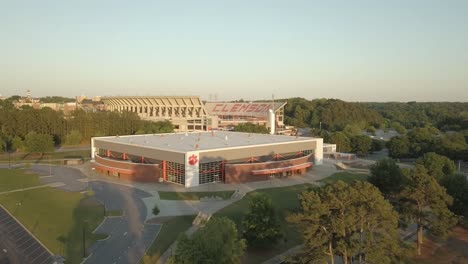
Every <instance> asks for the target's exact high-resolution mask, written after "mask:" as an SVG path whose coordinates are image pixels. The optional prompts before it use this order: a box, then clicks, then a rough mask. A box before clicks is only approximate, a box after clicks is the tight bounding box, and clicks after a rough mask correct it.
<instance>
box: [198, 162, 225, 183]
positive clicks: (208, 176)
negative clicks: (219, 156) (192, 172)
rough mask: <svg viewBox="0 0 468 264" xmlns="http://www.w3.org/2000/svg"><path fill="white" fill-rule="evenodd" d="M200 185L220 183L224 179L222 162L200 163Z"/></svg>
mask: <svg viewBox="0 0 468 264" xmlns="http://www.w3.org/2000/svg"><path fill="white" fill-rule="evenodd" d="M199 169H200V173H199V175H200V176H199V177H200V180H199V183H200V184H205V183H210V182H219V181H222V180H223V179H222V178H223V171H222V163H221V162H219V161H218V162H208V163H200V168H199Z"/></svg>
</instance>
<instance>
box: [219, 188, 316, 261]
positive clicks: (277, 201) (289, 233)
mask: <svg viewBox="0 0 468 264" xmlns="http://www.w3.org/2000/svg"><path fill="white" fill-rule="evenodd" d="M311 188H316V186H314V185H312V184H301V185H295V186H289V187H281V188H271V189H262V190H256V191H253V192H249V193H248V194H247V195H246V196H245V197H244V198H243V199H242V200H240V201H238V202H236V203H233V204H231V205H229V206H227V207H225V208H223V209H222V210H220V211H218V212H217V213H216V214H215V216H226V217H229V218H230V219H231V220H233V221H234V222H235V223H236V225H237V229H238V230H240V228H241V222H242V218H243V216H244V214H245V213H246V212H247V211H248V203H249V197H251V196H252V195H253V194H255V193H265V194H266V195H268V196H269V197H270V198H271V200H272V202H273V205H274V206H275V207H276V211H277V213H278V217H279V220H280V226H281V227H282V232H283V234H284V235H285V239H284V241H281V242H279V243H278V244H277V245H275V246H273V247H272V248H270V249H268V250H250V249H248V250H247V252H246V254H245V256H244V262H245V263H261V262H263V261H265V260H267V259H269V258H271V257H273V256H276V255H278V254H280V253H282V252H284V251H286V250H288V249H289V248H292V247H294V246H297V245H300V244H301V243H302V235H301V234H300V233H299V232H298V231H297V228H296V226H294V225H292V224H289V223H288V222H286V219H285V218H286V216H287V214H288V213H289V212H290V211H293V210H296V209H298V208H299V200H298V195H299V194H300V193H302V192H303V191H306V190H308V189H311Z"/></svg>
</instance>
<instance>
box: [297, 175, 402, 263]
mask: <svg viewBox="0 0 468 264" xmlns="http://www.w3.org/2000/svg"><path fill="white" fill-rule="evenodd" d="M300 204H301V211H300V212H299V213H295V214H292V215H290V216H288V221H290V222H292V223H296V224H298V225H299V226H300V228H301V230H302V233H303V236H304V241H305V252H304V253H305V254H304V256H305V257H303V258H302V260H301V261H303V262H307V263H309V262H313V263H320V262H324V261H326V259H327V258H328V259H329V260H330V262H331V263H332V264H333V263H334V259H333V256H334V255H339V256H341V257H342V259H343V263H345V264H347V263H348V261H349V259H351V258H352V257H358V258H359V259H360V260H365V261H366V262H369V263H392V262H394V260H395V258H397V257H398V256H399V254H400V247H399V236H398V232H397V226H398V215H397V214H396V212H395V211H393V209H392V206H391V205H390V203H389V202H388V201H386V200H385V199H384V197H383V196H382V195H381V193H380V192H379V190H378V189H377V188H376V187H374V186H373V185H371V184H370V183H368V182H359V181H357V182H354V183H352V184H346V183H344V182H342V181H338V182H336V183H334V184H331V185H327V186H325V187H323V188H320V189H318V190H310V191H306V192H303V193H302V194H301V195H300Z"/></svg>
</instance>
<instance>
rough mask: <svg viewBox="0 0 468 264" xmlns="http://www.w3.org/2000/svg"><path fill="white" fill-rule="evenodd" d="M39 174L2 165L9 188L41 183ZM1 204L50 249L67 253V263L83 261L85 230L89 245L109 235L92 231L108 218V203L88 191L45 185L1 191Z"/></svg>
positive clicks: (0, 173)
mask: <svg viewBox="0 0 468 264" xmlns="http://www.w3.org/2000/svg"><path fill="white" fill-rule="evenodd" d="M37 177H38V175H35V174H29V173H26V172H24V171H23V170H21V169H18V170H8V169H0V179H1V182H0V186H2V187H3V185H2V183H6V182H8V183H9V185H8V186H9V187H8V188H9V190H14V189H12V188H15V187H18V186H20V187H22V184H26V183H30V185H33V186H34V184H35V183H38V182H36V180H35V179H37ZM5 186H6V185H5ZM4 189H6V188H4ZM0 204H2V205H3V206H4V207H5V208H6V209H7V210H8V211H9V212H10V213H11V214H12V215H13V216H14V217H15V218H16V219H18V220H19V221H20V222H21V223H22V224H23V225H24V226H25V227H26V228H27V229H28V230H29V231H30V232H31V233H33V234H34V235H35V236H36V237H37V238H38V239H39V240H40V241H41V242H42V243H43V244H44V245H45V246H46V247H47V248H48V249H49V250H51V251H52V252H53V253H54V254H56V255H62V256H64V257H65V258H66V260H67V263H80V262H81V260H82V257H83V246H82V245H83V230H84V231H85V237H86V247H89V246H91V245H92V244H93V243H94V242H95V241H96V240H98V239H102V238H104V237H106V236H103V235H95V234H92V231H94V229H95V228H96V227H97V226H98V225H99V224H100V223H101V222H102V221H103V219H104V215H103V211H104V207H103V205H102V204H100V203H99V202H97V201H96V200H94V199H92V197H90V196H89V195H87V194H83V193H75V192H66V191H63V190H60V189H56V188H51V187H42V188H36V189H30V190H25V191H19V192H13V193H6V194H1V195H0Z"/></svg>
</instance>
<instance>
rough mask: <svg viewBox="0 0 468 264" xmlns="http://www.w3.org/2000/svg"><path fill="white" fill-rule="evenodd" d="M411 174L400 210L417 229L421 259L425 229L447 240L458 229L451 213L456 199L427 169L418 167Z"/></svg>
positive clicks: (403, 193)
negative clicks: (451, 207) (451, 206)
mask: <svg viewBox="0 0 468 264" xmlns="http://www.w3.org/2000/svg"><path fill="white" fill-rule="evenodd" d="M407 174H408V179H409V182H408V184H407V185H406V186H405V188H404V189H403V190H402V192H401V201H400V206H401V207H402V209H403V215H404V217H405V220H406V221H407V222H410V223H416V225H417V253H418V255H421V245H422V244H423V230H424V229H425V230H427V231H428V232H430V233H432V234H434V235H436V236H438V237H441V238H446V237H447V235H448V233H449V231H450V229H451V228H452V226H453V225H455V223H456V219H455V217H454V215H453V213H452V212H450V210H449V209H448V206H450V205H451V204H452V202H453V199H452V197H450V196H449V195H447V193H446V192H445V189H444V188H443V187H442V186H440V185H439V184H438V183H437V181H436V179H435V178H434V177H431V176H430V175H429V174H428V172H427V170H426V169H425V168H424V166H422V165H419V164H417V165H416V166H415V167H414V168H413V169H411V170H409V171H407Z"/></svg>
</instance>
